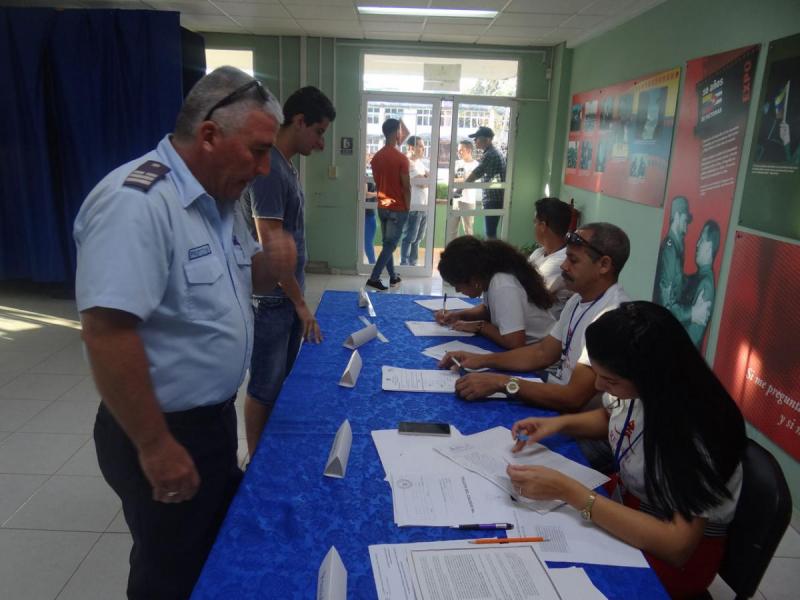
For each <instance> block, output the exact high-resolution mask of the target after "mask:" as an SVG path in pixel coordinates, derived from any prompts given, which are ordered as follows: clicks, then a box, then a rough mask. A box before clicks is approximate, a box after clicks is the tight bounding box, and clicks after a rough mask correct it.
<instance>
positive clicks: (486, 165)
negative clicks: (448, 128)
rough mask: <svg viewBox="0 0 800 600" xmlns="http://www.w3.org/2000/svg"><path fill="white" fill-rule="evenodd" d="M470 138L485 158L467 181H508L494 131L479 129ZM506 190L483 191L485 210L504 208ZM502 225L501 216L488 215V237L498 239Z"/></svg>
mask: <svg viewBox="0 0 800 600" xmlns="http://www.w3.org/2000/svg"><path fill="white" fill-rule="evenodd" d="M469 137H471V138H473V139H474V140H475V146H476V147H477V148H478V150H482V151H483V157H482V158H481V162H480V164H479V165H478V166H477V168H476V169H475V170H474V171H472V173H470V174H469V177H467V179H466V181H467V182H471V181H483V182H490V181H495V180H496V181H505V180H506V159H505V158H503V155H502V154H500V152H499V151H498V150H497V148H495V147H494V145H493V144H492V140H493V139H494V131H492V130H491V129H490V128H488V127H478V130H477V131H476V132H475V133H471V134H470V135H469ZM504 191H505V190H489V189H485V190H483V208H485V209H492V208H503V192H504ZM499 223H500V216H499V215H487V216H485V217H484V224H485V228H486V237H488V238H496V237H497V226H498V225H499Z"/></svg>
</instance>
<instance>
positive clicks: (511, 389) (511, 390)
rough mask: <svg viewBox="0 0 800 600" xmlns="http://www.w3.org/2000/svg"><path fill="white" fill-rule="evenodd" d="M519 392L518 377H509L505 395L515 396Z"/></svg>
mask: <svg viewBox="0 0 800 600" xmlns="http://www.w3.org/2000/svg"><path fill="white" fill-rule="evenodd" d="M517 392H519V377H509V378H508V381H507V382H506V394H508V395H509V396H516V395H517Z"/></svg>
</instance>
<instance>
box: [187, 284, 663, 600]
mask: <svg viewBox="0 0 800 600" xmlns="http://www.w3.org/2000/svg"><path fill="white" fill-rule="evenodd" d="M423 297H424V296H408V295H401V294H370V298H371V299H372V303H373V305H374V306H375V310H376V312H377V317H376V318H375V319H373V320H374V322H375V323H376V324H377V325H378V328H379V329H380V331H381V332H382V333H383V334H384V335H385V336H386V337H387V338H388V339H389V343H388V344H384V343H381V342H379V341H378V340H372V341H370V342H368V343H367V344H365V345H364V346H362V347H361V348H359V353H360V354H361V356H362V359H363V361H364V366H363V369H362V371H361V375H360V377H359V379H358V383H357V385H356V387H355V388H354V389H348V388H344V387H340V386H339V385H338V381H339V377H340V375H341V374H342V371H343V370H344V369H345V366H346V365H347V361H348V360H349V358H350V354H351V351H350V350H348V349H346V348H344V347H343V346H342V342H343V341H344V340H345V339H346V338H347V336H348V335H349V334H350V333H352V332H353V331H355V330H357V329H360V328H361V327H363V324H362V323H361V321H360V320H359V319H358V316H359V315H366V310H365V309H360V308H358V302H357V299H358V294H356V293H354V292H333V291H327V292H325V294H324V296H323V298H322V301H321V302H320V305H319V308H318V310H317V318H318V320H319V322H320V325H321V327H322V330H323V333H324V335H325V340H324V342H323V343H321V344H319V345H313V344H305V345H303V348H302V350H301V352H300V355H299V357H298V359H297V361H296V363H295V365H294V368H293V370H292V373H291V374H290V375H289V377H288V378H287V379H286V382H285V384H284V386H283V390H282V392H281V394H280V396H279V398H278V401H277V403H276V406H275V409H274V411H273V413H272V415H271V417H270V420H269V422H268V424H267V427H266V429H265V432H264V435H263V437H262V439H261V443H260V445H259V448H258V451H257V452H256V455H255V456H254V457H253V459H252V461H251V462H250V465H249V466H248V468H247V472H246V474H245V478H244V481H243V482H242V484H241V486H240V488H239V491H238V493H237V495H236V498H235V499H234V501H233V503H232V505H231V507H230V509H229V511H228V515H227V518H226V520H225V522H224V524H223V526H222V528H221V530H220V533H219V536H218V537H217V541H216V543H215V545H214V548H213V549H212V551H211V554H210V555H209V558H208V560H207V562H206V565H205V567H204V569H203V572H202V574H201V576H200V579H199V580H198V583H197V585H196V587H195V590H194V593H193V595H192V598H193V600H206V599H211V598H220V599H221V598H225V599H231V598H236V599H250V598H253V599H255V598H259V599H263V598H280V599H282V600H283V599H290V598H298V599H300V598H303V599H305V598H315V597H316V586H317V573H318V569H319V566H320V564H321V562H322V560H323V559H324V557H325V554H326V553H327V552H328V549H329V548H330V547H331V546H336V549H337V550H338V551H339V553H340V555H341V557H342V561H343V562H344V565H345V567H346V569H347V571H348V598H359V599H360V598H377V592H376V590H375V583H374V580H373V575H372V568H371V565H370V560H369V551H368V546H369V545H371V544H381V543H402V542H423V541H438V540H446V539H456V538H465V539H466V538H471V537H485V532H469V531H452V530H449V529H445V528H431V527H404V528H399V527H397V526H396V525H395V524H394V519H393V512H392V497H391V489H390V487H389V484H388V483H387V482H386V481H384V471H383V467H382V466H381V462H380V459H379V457H378V453H377V450H376V449H375V446H374V444H373V442H372V438H371V436H370V432H371V431H373V430H375V429H394V428H396V426H397V423H398V422H399V421H444V422H449V423H451V424H453V425H455V426H456V427H457V428H458V429H459V430H460V431H461V432H462V433H463V434H471V433H476V432H478V431H482V430H484V429H489V428H491V427H495V426H497V425H504V426H506V427H509V428H510V427H511V425H512V424H513V423H514V421H516V420H518V419H520V418H523V417H526V416H530V415H532V414H542V415H546V414H554V413H551V412H548V411H542V410H537V409H533V408H531V407H529V406H524V405H521V404H520V403H515V402H509V401H506V400H502V401H497V400H494V401H486V402H473V403H470V402H465V401H463V400H460V399H458V398H457V397H456V396H455V395H449V394H423V393H401V392H383V391H382V390H381V366H382V365H392V366H397V367H406V368H431V369H432V368H435V365H436V363H435V361H434V360H433V359H431V358H428V357H427V356H424V355H422V354H421V353H420V352H421V350H423V349H424V348H426V347H428V346H432V345H434V344H438V343H441V342H444V341H447V339H453V338H431V337H414V336H413V335H412V334H411V332H410V331H409V330H408V329H407V327H406V326H405V324H404V321H406V320H430V319H432V313H431V312H430V311H429V310H427V309H425V308H423V307H421V306H419V305H418V304H416V303H414V302H413V300H414V299H416V298H423ZM460 339H464V341H466V342H468V343H471V344H475V345H479V346H483V347H485V348H488V349H492V350H495V349H497V347H496V346H494V345H493V344H492V343H491V342H489V341H488V340H485V339H484V338H480V337H478V336H476V337H473V338H460ZM344 419H349V421H350V424H351V427H352V430H353V445H352V449H351V452H350V459H349V463H348V466H347V475H346V477H345V478H344V479H332V478H329V477H323V475H322V472H323V470H324V468H325V462H326V459H327V457H328V453H329V451H330V448H331V443H332V441H333V438H334V436H335V434H336V431H337V429H338V428H339V426H340V425H341V423H342V421H343V420H344ZM544 443H545V444H546V445H547V446H549V447H550V448H551V449H553V450H555V451H557V452H560V453H561V454H563V455H565V456H567V457H569V458H571V459H573V460H577V461H579V462H582V463H584V464H585V459H584V457H583V456H582V455H581V453H580V450H579V449H578V446H577V444H576V443H575V442H574V441H573V440H571V439H569V438H567V437H564V436H556V437H554V438H551V439H548V440H546V441H545V442H544ZM549 564H550V565H551V566H565V565H566V563H549ZM581 566H583V567H584V568H585V569H586V572H587V573H588V575H589V577H590V578H591V579H592V581H593V583H594V584H595V585H596V586H597V587H598V589H600V590H601V591H602V592H603V593H604V594H605V595H606V597H608V598H610V599H613V598H620V599H623V598H624V599H626V600H630V599H631V598H647V599H648V600H651V599H658V598H667V597H668V596H667V594H666V592H665V591H664V589H663V588H662V586H661V584H660V582H659V581H658V578H657V577H656V575H655V573H654V572H653V571H652V570H650V569H635V568H621V567H610V566H599V565H581Z"/></svg>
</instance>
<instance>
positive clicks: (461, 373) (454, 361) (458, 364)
mask: <svg viewBox="0 0 800 600" xmlns="http://www.w3.org/2000/svg"><path fill="white" fill-rule="evenodd" d="M450 360H452V361H453V364H454V365H455V366H457V367H458V374H459V375H461V376H462V377H464V375H466V374H467V372H466V371H465V370H464V367H462V366H461V363H460V362H458V359H457V358H456V357H455V356H451V357H450Z"/></svg>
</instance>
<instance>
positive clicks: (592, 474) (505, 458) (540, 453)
mask: <svg viewBox="0 0 800 600" xmlns="http://www.w3.org/2000/svg"><path fill="white" fill-rule="evenodd" d="M513 445H514V444H513V440H512V438H511V430H509V429H507V428H505V427H494V428H493V429H488V430H486V431H482V432H480V433H476V434H474V435H470V436H464V437H462V438H461V439H460V440H456V441H451V442H450V443H447V442H445V443H444V444H442V445H441V446H439V447H437V449H436V450H437V452H439V453H441V454H442V455H444V456H447V457H448V458H450V459H451V460H453V461H454V462H456V463H457V464H459V465H461V466H463V467H464V468H466V469H469V470H470V471H474V472H475V473H478V474H480V475H482V476H483V477H486V478H487V479H488V480H489V481H491V482H493V483H494V484H495V485H497V486H500V487H501V488H502V489H504V490H505V491H506V492H508V493H509V494H511V495H513V496H514V497H515V498H517V500H518V501H519V502H520V503H521V504H523V505H525V506H527V507H529V508H532V509H533V510H536V511H539V512H542V513H546V512H548V511H550V510H553V509H554V508H556V507H558V506H560V505H561V504H563V502H561V501H560V500H530V499H528V498H524V497H522V496H519V495H518V494H517V491H516V490H515V489H514V486H513V485H512V484H511V480H510V479H509V478H508V475H506V467H507V466H508V465H509V464H519V465H540V466H544V467H549V468H551V469H555V470H557V471H560V472H561V473H564V474H565V475H568V476H569V477H572V478H573V479H576V480H578V481H580V482H581V483H583V484H584V485H585V486H586V487H588V488H590V489H594V488H596V487H597V486H599V485H602V484H604V483H605V482H606V481H608V477H606V476H605V475H603V474H602V473H600V472H599V471H595V470H594V469H590V468H589V467H585V466H583V465H581V464H579V463H576V462H575V461H573V460H570V459H568V458H566V457H564V456H561V455H560V454H558V453H556V452H553V451H552V450H549V449H548V448H546V447H545V446H542V445H541V444H534V445H533V446H529V447H528V448H526V449H525V450H523V451H521V452H519V453H516V454H514V453H512V452H511V448H512V447H513Z"/></svg>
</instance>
